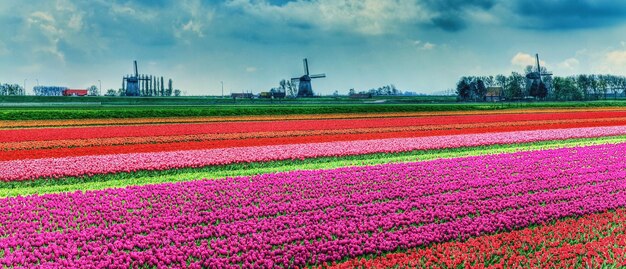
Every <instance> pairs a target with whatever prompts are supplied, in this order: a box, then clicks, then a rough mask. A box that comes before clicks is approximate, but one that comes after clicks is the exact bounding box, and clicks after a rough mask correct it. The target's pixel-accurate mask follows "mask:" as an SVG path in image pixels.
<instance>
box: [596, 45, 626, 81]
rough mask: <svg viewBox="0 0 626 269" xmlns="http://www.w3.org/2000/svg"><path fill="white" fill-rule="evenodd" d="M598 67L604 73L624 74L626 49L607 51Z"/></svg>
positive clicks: (625, 69) (625, 72)
mask: <svg viewBox="0 0 626 269" xmlns="http://www.w3.org/2000/svg"><path fill="white" fill-rule="evenodd" d="M598 69H599V70H600V71H601V72H605V73H612V74H620V75H624V74H626V50H614V51H609V52H607V53H606V54H605V55H604V61H602V63H601V64H600V66H599V68H598Z"/></svg>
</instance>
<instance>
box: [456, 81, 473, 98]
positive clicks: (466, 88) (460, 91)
mask: <svg viewBox="0 0 626 269" xmlns="http://www.w3.org/2000/svg"><path fill="white" fill-rule="evenodd" d="M471 91H472V90H471V88H470V84H469V83H468V82H467V78H466V77H462V78H461V79H460V80H459V82H458V83H457V84H456V94H457V96H458V98H459V100H461V101H468V100H469V99H470V97H471V95H472V93H471Z"/></svg>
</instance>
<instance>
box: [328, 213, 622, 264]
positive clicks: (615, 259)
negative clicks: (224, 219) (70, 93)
mask: <svg viewBox="0 0 626 269" xmlns="http://www.w3.org/2000/svg"><path fill="white" fill-rule="evenodd" d="M603 265H615V266H616V267H625V266H626V209H624V208H620V209H617V210H615V211H609V212H603V213H598V214H591V215H587V216H584V217H581V218H577V219H565V220H559V221H556V222H555V223H554V224H547V225H541V226H536V227H532V228H527V229H523V230H517V231H513V232H504V233H499V234H494V235H488V236H480V237H475V238H472V239H469V240H467V241H464V242H459V241H454V242H446V243H439V244H435V245H431V246H429V247H426V248H418V249H411V250H408V251H406V252H397V253H390V254H387V255H385V256H380V257H375V258H369V259H366V258H356V259H352V260H349V261H347V262H343V263H338V264H337V263H335V264H333V265H332V266H322V268H329V269H330V268H332V269H348V268H599V267H601V266H603Z"/></svg>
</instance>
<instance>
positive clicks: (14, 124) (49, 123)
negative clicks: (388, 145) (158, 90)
mask: <svg viewBox="0 0 626 269" xmlns="http://www.w3.org/2000/svg"><path fill="white" fill-rule="evenodd" d="M594 111H595V112H598V111H623V109H622V108H610V107H602V108H600V107H598V108H568V109H558V108H552V109H523V110H520V109H510V110H488V111H471V110H470V111H441V112H385V113H349V114H348V113H344V114H303V115H259V116H245V117H242V116H221V117H168V118H125V119H71V120H10V121H7V120H5V121H0V129H8V128H37V127H39V128H41V127H71V126H97V125H137V124H159V123H202V122H225V121H239V122H240V121H276V120H314V119H359V118H389V117H427V116H447V115H486V114H519V113H559V112H594Z"/></svg>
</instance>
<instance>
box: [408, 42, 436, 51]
mask: <svg viewBox="0 0 626 269" xmlns="http://www.w3.org/2000/svg"><path fill="white" fill-rule="evenodd" d="M413 46H415V47H417V48H418V49H421V50H432V49H434V48H435V47H436V46H437V45H435V44H433V43H430V42H426V43H424V42H422V41H421V40H415V41H413Z"/></svg>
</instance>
